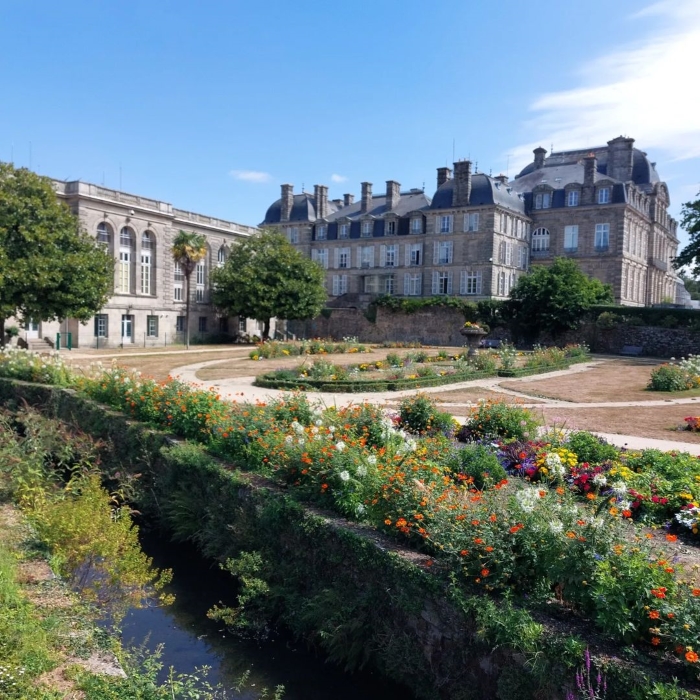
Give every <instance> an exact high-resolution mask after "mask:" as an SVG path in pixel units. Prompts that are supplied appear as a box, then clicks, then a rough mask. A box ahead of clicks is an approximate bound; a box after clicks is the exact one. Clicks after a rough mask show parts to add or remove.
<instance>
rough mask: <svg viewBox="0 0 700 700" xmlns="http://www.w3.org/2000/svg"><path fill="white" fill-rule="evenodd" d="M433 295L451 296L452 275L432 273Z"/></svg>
mask: <svg viewBox="0 0 700 700" xmlns="http://www.w3.org/2000/svg"><path fill="white" fill-rule="evenodd" d="M432 293H433V294H452V275H451V274H450V273H449V272H433V292H432Z"/></svg>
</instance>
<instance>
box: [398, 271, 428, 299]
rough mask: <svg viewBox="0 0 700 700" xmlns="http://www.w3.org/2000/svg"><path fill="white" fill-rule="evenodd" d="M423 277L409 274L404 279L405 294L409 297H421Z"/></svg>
mask: <svg viewBox="0 0 700 700" xmlns="http://www.w3.org/2000/svg"><path fill="white" fill-rule="evenodd" d="M422 287H423V275H422V274H420V273H419V274H411V273H410V272H407V273H406V274H405V275H404V277H403V293H404V296H407V297H419V296H420V295H421V293H422Z"/></svg>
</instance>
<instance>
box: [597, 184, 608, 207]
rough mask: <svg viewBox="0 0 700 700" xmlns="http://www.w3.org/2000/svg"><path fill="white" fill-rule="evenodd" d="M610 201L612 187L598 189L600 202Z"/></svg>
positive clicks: (606, 202)
mask: <svg viewBox="0 0 700 700" xmlns="http://www.w3.org/2000/svg"><path fill="white" fill-rule="evenodd" d="M609 203H610V188H609V187H601V188H600V189H599V190H598V204H609Z"/></svg>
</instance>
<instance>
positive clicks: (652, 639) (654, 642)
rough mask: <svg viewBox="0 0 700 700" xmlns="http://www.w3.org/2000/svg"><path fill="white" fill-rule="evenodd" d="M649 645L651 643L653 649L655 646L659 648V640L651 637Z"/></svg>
mask: <svg viewBox="0 0 700 700" xmlns="http://www.w3.org/2000/svg"><path fill="white" fill-rule="evenodd" d="M651 643H652V644H653V645H654V646H655V647H657V646H659V644H661V640H660V639H659V638H658V637H652V638H651Z"/></svg>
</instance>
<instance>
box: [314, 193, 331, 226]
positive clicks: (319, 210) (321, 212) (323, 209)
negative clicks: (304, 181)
mask: <svg viewBox="0 0 700 700" xmlns="http://www.w3.org/2000/svg"><path fill="white" fill-rule="evenodd" d="M314 201H315V202H316V218H317V219H325V218H326V217H327V216H328V188H327V187H326V186H325V185H314Z"/></svg>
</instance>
